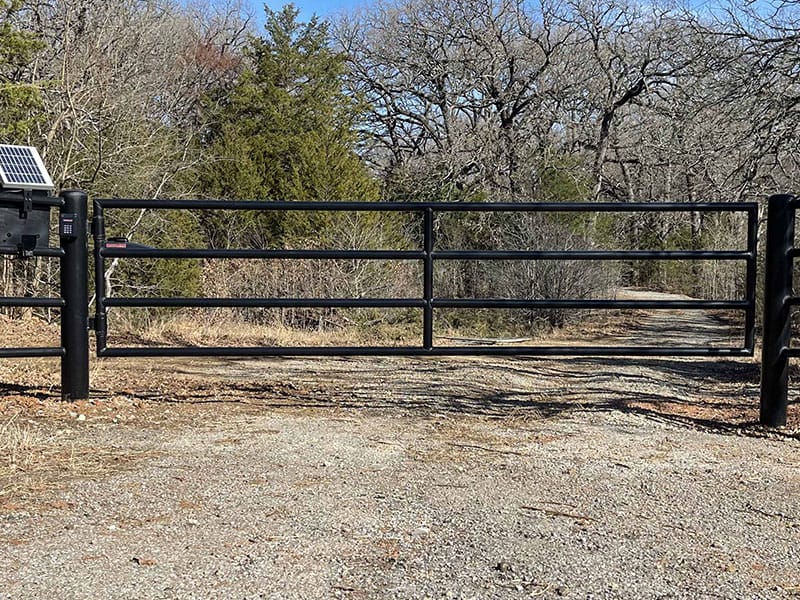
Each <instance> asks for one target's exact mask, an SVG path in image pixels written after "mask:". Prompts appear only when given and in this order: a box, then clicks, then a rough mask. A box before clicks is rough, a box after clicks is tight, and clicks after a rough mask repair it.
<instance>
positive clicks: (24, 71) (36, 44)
mask: <svg viewBox="0 0 800 600" xmlns="http://www.w3.org/2000/svg"><path fill="white" fill-rule="evenodd" d="M24 7H25V2H24V1H23V0H0V140H2V141H3V142H5V143H14V142H25V141H26V140H27V137H28V136H29V134H30V132H31V130H32V129H33V127H34V125H35V124H36V123H37V121H39V120H40V119H41V115H42V109H43V104H42V97H41V94H40V92H39V88H38V87H37V86H35V85H33V84H32V83H30V82H29V81H28V75H29V66H30V63H31V62H32V61H33V59H34V57H35V55H36V52H38V51H39V50H40V49H41V48H42V45H43V44H42V41H41V40H40V39H39V38H38V37H37V36H36V35H35V34H33V33H31V32H28V31H22V30H20V29H19V28H18V27H17V25H16V20H17V17H18V15H19V14H20V12H21V11H22V10H24Z"/></svg>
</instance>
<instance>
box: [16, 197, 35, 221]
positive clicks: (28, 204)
mask: <svg viewBox="0 0 800 600" xmlns="http://www.w3.org/2000/svg"><path fill="white" fill-rule="evenodd" d="M32 210H33V193H32V192H31V190H23V194H22V204H21V205H20V207H19V218H20V219H27V218H28V213H29V212H31V211H32Z"/></svg>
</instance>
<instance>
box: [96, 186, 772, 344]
mask: <svg viewBox="0 0 800 600" xmlns="http://www.w3.org/2000/svg"><path fill="white" fill-rule="evenodd" d="M107 209H140V210H142V209H146V210H234V211H254V210H255V211H338V212H341V211H352V212H397V213H413V214H417V215H420V216H421V217H422V225H423V227H422V230H423V240H422V246H421V248H419V249H418V250H281V249H275V250H272V249H200V248H169V249H167V248H143V247H133V248H132V247H112V246H109V245H108V244H107V243H106V233H105V211H106V210H107ZM451 212H461V213H475V212H514V213H575V212H578V213H580V212H583V213H622V212H629V213H645V212H646V213H651V212H686V213H692V212H703V213H721V212H727V213H735V212H738V213H744V214H746V216H747V241H746V247H745V248H743V249H740V250H666V251H660V250H613V251H612V250H558V251H550V250H446V249H442V250H437V249H436V248H435V235H434V232H435V220H436V216H437V214H439V213H451ZM757 229H758V205H757V204H756V203H749V202H744V203H635V204H634V203H632V204H620V203H559V204H552V203H396V202H379V203H368V202H255V201H227V200H126V199H104V200H95V201H94V221H93V226H92V231H93V235H94V255H95V270H96V275H95V286H96V304H95V307H96V312H95V319H94V323H95V329H96V338H97V353H98V355H99V356H103V357H124V356H150V357H155V356H466V355H503V356H589V355H591V356H699V357H718V356H752V354H753V347H754V331H755V297H756V243H757ZM114 246H117V244H114ZM108 258H161V259H190V258H193V259H215V258H229V259H230V258H241V259H281V260H292V259H317V260H321V259H367V260H418V261H421V262H422V265H423V276H422V279H423V280H422V282H421V286H420V288H421V289H420V291H421V295H420V296H419V297H416V298H374V299H362V298H208V297H203V298H199V297H193V298H186V297H182V298H120V297H113V298H109V297H107V296H106V290H105V278H104V273H105V260H106V259H108ZM449 260H484V261H485V260H573V261H598V260H599V261H618V260H721V261H743V262H744V263H745V265H746V282H745V290H744V294H743V297H742V298H740V299H733V300H662V301H655V300H653V301H651V300H584V299H506V298H441V297H437V296H436V295H435V293H434V277H433V274H434V265H435V263H436V261H449ZM111 307H209V308H219V307H258V308H286V307H292V308H418V309H422V311H423V325H422V332H421V344H420V345H419V346H402V347H394V346H358V347H354V346H324V347H318V346H317V347H297V346H290V347H286V346H257V347H242V346H240V347H195V346H166V347H149V348H142V347H109V346H108V345H107V337H108V332H107V322H108V321H107V310H108V309H109V308H111ZM444 308H471V309H484V308H488V309H509V308H522V309H533V308H541V309H557V308H560V309H686V310H691V309H694V310H712V309H716V310H734V311H741V312H743V313H744V343H743V344H742V345H741V346H738V347H697V346H692V347H664V346H469V347H465V346H439V345H435V344H434V318H433V317H434V311H435V310H437V309H444Z"/></svg>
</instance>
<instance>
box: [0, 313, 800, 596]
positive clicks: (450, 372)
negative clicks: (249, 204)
mask: <svg viewBox="0 0 800 600" xmlns="http://www.w3.org/2000/svg"><path fill="white" fill-rule="evenodd" d="M682 318H683V317H679V316H678V315H676V314H673V315H670V314H668V313H658V314H655V313H642V314H639V315H638V316H637V318H636V320H635V322H636V323H638V325H639V326H640V328H642V331H649V332H653V333H652V335H653V336H654V338H653V339H654V340H657V343H674V342H677V343H684V342H686V337H687V336H688V337H690V338H691V340H693V341H694V343H697V342H698V340H699V341H702V339H703V336H706V338H705V339H706V341H708V340H714V341H715V343H717V342H719V343H725V344H727V343H729V338H730V335H731V333H730V331H729V330H728V328H727V326H725V325H724V323H723V322H722V321H720V320H718V319H716V318H714V317H712V316H710V315H702V314H701V315H696V316H695V317H690V320H692V321H693V323H692V324H691V325H690V326H689V325H687V321H685V320H681V319H682ZM642 324H643V325H642ZM631 328H632V325H631V323H630V322H628V323H627V324H626V325H625V326H623V327H619V328H617V330H616V331H615V332H612V334H608V333H604V334H602V335H603V339H605V340H607V341H608V342H615V341H619V340H621V339H623V338H625V337H630V336H632V335H634V333H633V331H632V329H631ZM642 331H640V332H639V333H637V334H635V335H636V336H637V337H639V338H641V336H642V335H643V334H642ZM593 335H596V334H595V333H592V332H584V333H583V334H582V337H581V339H582V340H584V341H585V342H586V343H587V344H594V343H597V341H598V340H597V339H593V338H592V336H593ZM556 342H557V340H556ZM51 368H52V366H50V367H48V363H46V362H42V363H39V364H37V365H35V366H30V367H25V368H22V367H20V368H16V370H7V371H6V372H5V373H4V375H5V377H4V378H3V380H4V381H10V378H11V377H12V376H13V378H14V379H15V382H11V383H8V384H6V389H5V399H4V400H3V401H2V404H0V406H2V412H0V423H2V424H3V425H2V427H3V430H2V435H3V439H4V440H6V441H5V444H6V445H5V448H4V450H6V454H7V455H8V456H9V457H10V459H8V458H7V459H6V460H5V462H3V463H2V464H1V465H0V469H2V470H0V598H43V597H58V598H425V597H430V598H480V599H483V598H531V597H536V598H731V599H734V598H737V599H738V598H792V597H798V595H800V570H799V568H798V564H800V560H798V559H800V502H799V501H798V498H800V440H798V435H797V432H796V430H794V429H792V428H789V429H787V430H785V431H782V432H776V433H770V432H764V431H762V430H761V429H760V428H758V427H757V426H755V425H754V422H755V421H756V419H757V412H758V407H757V404H758V401H757V396H758V365H757V362H756V361H755V360H752V359H743V360H714V361H697V360H694V359H692V360H690V359H685V360H684V359H665V358H653V359H625V360H620V359H614V360H607V359H596V358H569V359H553V360H533V359H530V360H525V359H516V360H511V359H487V358H473V359H458V360H456V359H441V360H420V359H370V360H365V359H338V360H328V359H325V360H322V359H302V360H301V359H292V360H283V359H270V360H226V361H221V360H217V361H186V360H174V361H136V362H122V361H115V362H112V361H103V362H102V363H98V364H96V365H95V366H94V371H93V382H94V383H93V388H94V389H93V397H94V398H95V400H94V401H93V402H92V403H79V404H75V405H65V404H61V403H58V402H55V401H53V389H54V388H52V387H51V384H52V383H53V380H52V375H50V374H49V370H48V369H51ZM7 369H8V368H7ZM56 391H57V389H56ZM795 410H796V407H794V406H793V407H792V419H793V423H794V422H796V415H795ZM12 450H13V452H12ZM12 454H13V456H12Z"/></svg>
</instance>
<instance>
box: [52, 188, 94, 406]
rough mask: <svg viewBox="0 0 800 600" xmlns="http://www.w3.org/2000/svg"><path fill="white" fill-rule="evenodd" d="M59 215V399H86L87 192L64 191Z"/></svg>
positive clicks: (87, 312)
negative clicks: (61, 305) (61, 250)
mask: <svg viewBox="0 0 800 600" xmlns="http://www.w3.org/2000/svg"><path fill="white" fill-rule="evenodd" d="M60 196H61V198H63V199H64V206H63V207H62V208H61V214H60V215H59V227H58V235H59V239H60V242H61V247H62V248H63V249H64V257H63V258H62V259H61V296H62V297H63V298H64V308H63V309H62V312H61V345H62V346H63V348H64V356H63V357H62V358H61V398H62V400H82V399H85V398H88V397H89V305H88V301H89V235H88V224H87V219H88V214H87V212H88V210H87V203H88V199H87V195H86V192H82V191H79V190H65V191H63V192H61V194H60Z"/></svg>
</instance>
